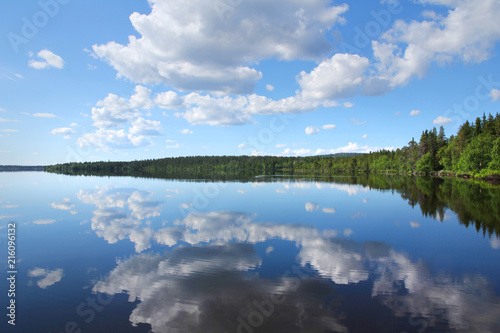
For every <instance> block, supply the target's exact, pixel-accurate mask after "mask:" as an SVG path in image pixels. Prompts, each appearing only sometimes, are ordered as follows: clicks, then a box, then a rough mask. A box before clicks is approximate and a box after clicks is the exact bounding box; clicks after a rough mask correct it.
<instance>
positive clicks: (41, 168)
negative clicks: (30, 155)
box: [0, 165, 46, 172]
mask: <svg viewBox="0 0 500 333" xmlns="http://www.w3.org/2000/svg"><path fill="white" fill-rule="evenodd" d="M45 168H46V166H44V165H0V172H2V171H45Z"/></svg>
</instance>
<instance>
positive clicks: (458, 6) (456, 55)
mask: <svg viewBox="0 0 500 333" xmlns="http://www.w3.org/2000/svg"><path fill="white" fill-rule="evenodd" d="M422 2H424V3H430V4H437V5H444V6H447V7H449V8H450V10H449V11H448V15H447V16H441V15H438V14H437V13H434V12H431V11H426V12H424V15H425V16H426V19H425V20H423V21H421V22H419V21H412V22H409V23H407V22H404V21H402V20H398V21H396V22H395V24H394V26H393V27H392V29H390V30H389V31H387V32H386V33H385V34H384V35H383V38H382V39H383V41H381V42H374V43H373V50H374V55H375V57H376V59H377V63H376V67H377V70H378V75H379V76H380V77H381V78H382V79H383V80H386V81H387V83H388V84H389V85H390V86H392V87H395V86H398V85H404V84H406V83H408V82H409V80H410V79H411V78H413V77H415V76H417V77H422V76H423V75H424V74H425V73H426V70H427V69H428V68H429V66H430V64H431V63H433V62H438V63H446V62H450V61H453V60H461V61H464V62H481V61H484V60H486V59H488V58H489V57H490V55H491V53H492V51H493V48H494V46H495V43H497V42H498V40H499V39H500V21H499V20H498V16H499V15H500V2H498V1H497V0H484V1H481V2H477V1H464V0H456V1H455V0H425V1H422Z"/></svg>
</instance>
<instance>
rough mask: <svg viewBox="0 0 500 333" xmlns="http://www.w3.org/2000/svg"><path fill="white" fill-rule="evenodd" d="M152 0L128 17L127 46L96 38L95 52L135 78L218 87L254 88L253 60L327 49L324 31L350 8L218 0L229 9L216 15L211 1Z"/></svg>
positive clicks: (319, 0)
mask: <svg viewBox="0 0 500 333" xmlns="http://www.w3.org/2000/svg"><path fill="white" fill-rule="evenodd" d="M150 5H151V7H152V11H151V13H150V14H148V15H145V14H139V13H133V14H132V15H131V16H130V21H131V23H132V25H133V26H134V28H135V30H136V31H137V32H138V34H139V35H140V36H139V38H136V37H134V36H130V37H129V43H128V44H127V45H121V44H118V43H116V42H109V43H108V44H105V45H94V46H93V50H94V52H95V53H96V54H97V56H99V57H100V58H102V59H105V60H106V61H108V62H109V63H110V64H111V65H112V66H113V67H114V68H115V69H116V70H117V72H118V76H122V77H127V78H129V79H131V80H132V81H134V82H137V83H142V84H157V83H160V82H164V83H165V84H166V85H167V86H172V87H174V88H176V89H179V90H190V91H211V92H223V93H251V92H252V91H253V89H254V85H255V82H256V81H257V80H259V79H260V78H261V77H262V74H261V73H260V72H258V71H257V70H255V69H253V68H251V67H250V66H251V64H252V63H255V62H258V61H259V60H261V59H268V58H277V59H283V60H294V59H320V58H321V57H323V56H326V55H328V54H329V53H330V51H331V49H332V45H331V43H330V42H329V41H328V39H327V38H326V36H327V32H328V31H330V30H331V28H332V27H333V26H334V25H335V24H336V23H338V22H339V21H342V18H341V16H340V15H341V14H343V13H344V12H345V11H346V10H347V8H348V7H347V5H340V6H332V5H331V3H330V1H327V0H313V1H308V2H303V1H297V0H294V1H288V0H276V1H266V0H256V1H250V2H248V1H242V2H238V3H237V4H235V5H234V6H232V7H230V6H231V5H227V4H222V5H225V6H226V9H225V10H224V12H225V13H224V14H227V7H230V15H221V14H223V13H221V9H220V6H219V7H218V2H213V1H204V0H189V1H184V2H182V4H181V3H179V4H177V3H175V2H172V1H167V0H152V1H150ZM219 5H220V4H219Z"/></svg>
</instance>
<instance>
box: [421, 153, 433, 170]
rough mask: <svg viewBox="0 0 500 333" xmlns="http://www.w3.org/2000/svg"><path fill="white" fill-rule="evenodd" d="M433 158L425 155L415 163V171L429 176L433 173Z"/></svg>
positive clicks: (428, 154)
mask: <svg viewBox="0 0 500 333" xmlns="http://www.w3.org/2000/svg"><path fill="white" fill-rule="evenodd" d="M434 170H435V169H434V156H432V154H431V153H427V154H425V155H424V156H422V158H421V159H420V160H419V161H418V162H417V171H418V172H423V173H425V174H429V173H431V172H432V171H434Z"/></svg>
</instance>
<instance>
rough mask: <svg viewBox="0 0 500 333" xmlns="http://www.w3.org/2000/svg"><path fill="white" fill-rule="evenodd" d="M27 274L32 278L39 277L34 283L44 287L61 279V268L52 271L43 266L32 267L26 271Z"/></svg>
mask: <svg viewBox="0 0 500 333" xmlns="http://www.w3.org/2000/svg"><path fill="white" fill-rule="evenodd" d="M28 276H29V277H34V278H41V279H40V280H38V281H37V283H36V284H37V285H38V286H39V287H40V288H42V289H46V288H48V287H50V286H52V285H53V284H55V283H57V282H59V281H61V280H62V277H63V270H62V269H60V268H59V269H56V270H53V271H49V270H46V269H43V268H34V269H32V270H29V271H28Z"/></svg>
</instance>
